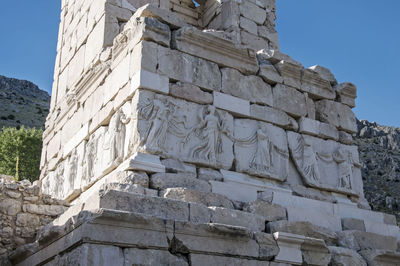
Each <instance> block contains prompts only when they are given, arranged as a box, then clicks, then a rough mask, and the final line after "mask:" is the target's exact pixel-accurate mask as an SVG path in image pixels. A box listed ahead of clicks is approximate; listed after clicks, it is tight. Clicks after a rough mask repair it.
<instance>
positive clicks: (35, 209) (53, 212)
mask: <svg viewBox="0 0 400 266" xmlns="http://www.w3.org/2000/svg"><path fill="white" fill-rule="evenodd" d="M66 209H67V208H66V207H65V206H61V205H42V204H40V205H36V204H24V206H23V210H24V212H29V213H32V214H38V215H48V216H58V215H60V214H62V213H63V212H64V211H65V210H66Z"/></svg>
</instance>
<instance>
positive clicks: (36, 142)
mask: <svg viewBox="0 0 400 266" xmlns="http://www.w3.org/2000/svg"><path fill="white" fill-rule="evenodd" d="M42 134H43V131H42V130H41V129H35V128H24V127H21V128H20V129H16V128H3V130H2V131H1V132H0V174H5V175H11V176H14V177H15V179H16V180H23V179H28V180H30V181H35V180H37V179H38V178H39V174H40V170H39V165H40V154H41V151H42Z"/></svg>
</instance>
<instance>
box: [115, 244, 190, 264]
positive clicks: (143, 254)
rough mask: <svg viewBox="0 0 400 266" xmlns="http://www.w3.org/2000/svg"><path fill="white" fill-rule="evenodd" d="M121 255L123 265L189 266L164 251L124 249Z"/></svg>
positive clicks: (182, 259)
mask: <svg viewBox="0 0 400 266" xmlns="http://www.w3.org/2000/svg"><path fill="white" fill-rule="evenodd" d="M123 253H124V255H123V258H124V265H176V266H186V265H189V264H188V262H187V261H186V260H185V259H184V258H182V257H179V256H174V255H173V254H171V253H170V252H168V251H165V250H152V249H145V250H144V249H137V248H126V249H124V250H123ZM112 263H113V262H112ZM113 265H116V264H113ZM121 265H122V264H121Z"/></svg>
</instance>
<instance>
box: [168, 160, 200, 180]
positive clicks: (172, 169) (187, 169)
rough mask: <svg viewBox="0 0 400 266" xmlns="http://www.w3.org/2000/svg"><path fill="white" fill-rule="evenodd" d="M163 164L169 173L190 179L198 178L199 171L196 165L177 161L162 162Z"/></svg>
mask: <svg viewBox="0 0 400 266" xmlns="http://www.w3.org/2000/svg"><path fill="white" fill-rule="evenodd" d="M161 164H162V165H164V166H165V171H166V172H167V173H183V174H185V175H186V176H189V177H196V176H197V169H196V167H195V166H194V165H191V164H187V163H183V162H181V161H178V160H175V159H164V160H161Z"/></svg>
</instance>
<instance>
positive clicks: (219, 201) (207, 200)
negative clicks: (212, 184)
mask: <svg viewBox="0 0 400 266" xmlns="http://www.w3.org/2000/svg"><path fill="white" fill-rule="evenodd" d="M162 196H163V197H165V198H169V199H176V200H182V201H185V202H194V203H200V204H203V205H206V206H216V207H223V208H228V209H233V204H232V202H231V201H230V200H228V198H226V197H225V196H222V195H219V194H215V193H207V192H199V191H194V190H190V189H186V188H168V189H166V190H165V191H164V192H163V194H162Z"/></svg>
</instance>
